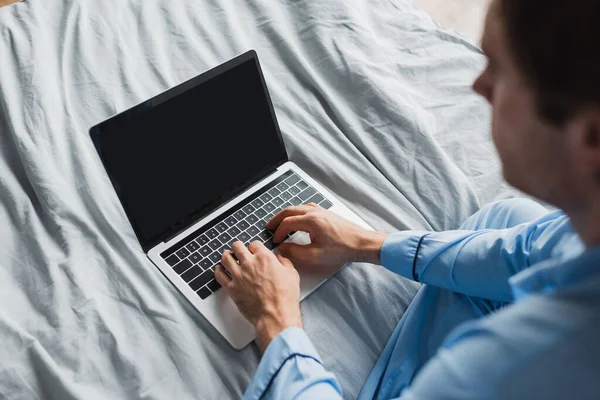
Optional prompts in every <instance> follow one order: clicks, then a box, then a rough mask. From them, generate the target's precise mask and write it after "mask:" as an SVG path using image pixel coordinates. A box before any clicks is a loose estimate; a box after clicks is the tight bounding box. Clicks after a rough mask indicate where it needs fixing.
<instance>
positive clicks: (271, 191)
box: [267, 187, 281, 197]
mask: <svg viewBox="0 0 600 400" xmlns="http://www.w3.org/2000/svg"><path fill="white" fill-rule="evenodd" d="M267 193H269V194H270V195H271V196H273V197H275V196H277V195H278V194H279V193H281V192H280V191H279V189H277V188H276V187H274V188H272V189H271V190H269V191H268V192H267Z"/></svg>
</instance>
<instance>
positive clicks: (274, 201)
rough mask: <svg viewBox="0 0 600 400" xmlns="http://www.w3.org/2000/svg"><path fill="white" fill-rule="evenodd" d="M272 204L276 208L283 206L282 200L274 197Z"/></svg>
mask: <svg viewBox="0 0 600 400" xmlns="http://www.w3.org/2000/svg"><path fill="white" fill-rule="evenodd" d="M273 204H274V205H275V206H276V207H278V206H280V205H282V204H283V200H281V199H280V198H279V197H275V198H274V199H273Z"/></svg>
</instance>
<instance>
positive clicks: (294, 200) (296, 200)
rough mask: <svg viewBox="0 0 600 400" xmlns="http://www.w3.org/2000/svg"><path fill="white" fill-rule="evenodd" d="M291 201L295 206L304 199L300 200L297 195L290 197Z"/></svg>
mask: <svg viewBox="0 0 600 400" xmlns="http://www.w3.org/2000/svg"><path fill="white" fill-rule="evenodd" d="M290 203H291V204H292V205H294V206H297V205H300V204H302V200H300V198H299V197H297V196H296V197H292V198H291V199H290Z"/></svg>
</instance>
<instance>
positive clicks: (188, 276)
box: [181, 265, 202, 282]
mask: <svg viewBox="0 0 600 400" xmlns="http://www.w3.org/2000/svg"><path fill="white" fill-rule="evenodd" d="M201 273H202V268H200V267H199V266H197V265H194V266H193V267H192V268H190V269H188V270H187V271H185V272H184V273H183V274H182V275H181V277H182V278H183V280H184V281H186V282H189V281H191V280H192V279H194V278H195V277H197V276H198V275H200V274H201Z"/></svg>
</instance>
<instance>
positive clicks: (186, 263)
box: [173, 258, 192, 274]
mask: <svg viewBox="0 0 600 400" xmlns="http://www.w3.org/2000/svg"><path fill="white" fill-rule="evenodd" d="M191 266H192V262H191V261H190V260H188V259H187V258H186V259H185V260H181V262H180V263H179V264H177V265H175V266H174V267H173V271H175V272H177V273H178V274H182V273H183V272H185V271H186V270H187V269H188V268H189V267H191Z"/></svg>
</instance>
